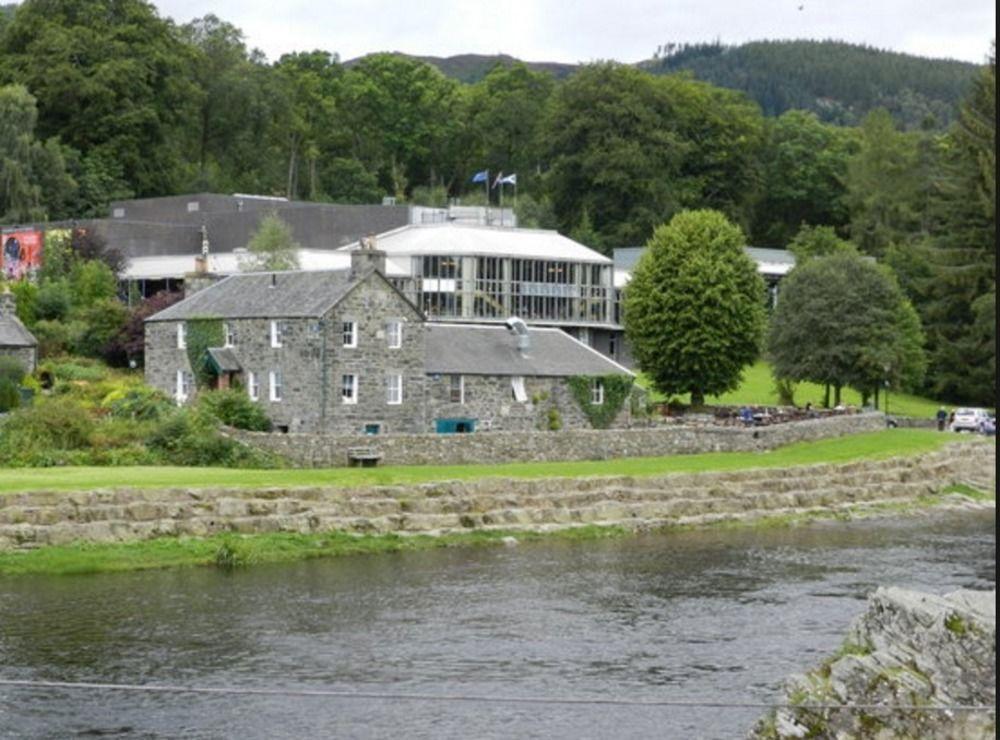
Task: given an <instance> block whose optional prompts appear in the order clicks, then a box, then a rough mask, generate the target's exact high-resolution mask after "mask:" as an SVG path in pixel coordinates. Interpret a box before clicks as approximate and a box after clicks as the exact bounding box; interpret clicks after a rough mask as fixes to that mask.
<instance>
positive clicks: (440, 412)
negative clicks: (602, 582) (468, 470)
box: [146, 249, 631, 434]
mask: <svg viewBox="0 0 1000 740" xmlns="http://www.w3.org/2000/svg"><path fill="white" fill-rule="evenodd" d="M351 259H352V263H351V268H350V269H348V270H338V271H295V272H276V273H244V274H238V275H232V276H230V277H227V278H225V279H223V280H221V281H220V282H218V283H216V284H214V285H211V286H210V287H206V288H204V289H202V290H200V291H198V292H196V293H194V294H193V295H191V296H189V297H188V298H186V299H185V300H183V301H181V302H179V303H176V304H174V305H173V306H171V307H169V308H167V309H166V310H164V311H162V312H160V313H158V314H156V315H154V316H152V317H150V318H149V319H147V321H146V380H147V382H148V383H149V384H150V385H153V386H155V387H157V388H159V389H161V390H163V391H165V392H167V393H169V394H170V395H172V396H173V397H174V398H175V399H176V400H177V401H178V403H188V402H190V401H191V400H192V399H193V397H194V396H195V394H196V393H197V385H198V384H197V382H196V374H198V373H201V374H202V375H203V376H205V377H207V379H209V380H210V382H211V384H212V385H214V386H215V387H220V388H222V387H228V386H230V385H237V386H239V387H242V388H243V389H244V390H245V392H246V393H247V394H248V395H249V397H250V398H251V399H253V400H254V401H255V402H256V403H259V404H260V405H261V406H263V407H264V409H265V411H266V413H267V415H268V416H269V417H270V418H271V420H272V422H273V424H274V425H275V427H276V428H277V429H278V430H280V431H292V432H317V431H320V432H335V433H357V434H386V433H389V434H393V433H420V432H434V431H437V432H442V433H452V432H472V431H485V430H489V429H498V430H499V429H508V430H509V429H514V430H518V429H524V430H527V429H538V428H546V425H548V426H549V427H555V426H558V427H567V428H574V427H575V428H580V427H587V426H590V421H589V418H588V416H587V414H586V413H585V411H584V409H582V408H581V406H580V400H579V398H578V397H577V396H578V395H579V391H577V394H576V395H574V393H573V391H572V388H571V387H570V386H571V383H570V378H572V377H574V376H593V380H592V381H588V382H592V383H593V385H594V387H593V388H592V389H590V390H588V397H587V399H586V402H587V403H588V404H594V405H600V404H602V403H604V391H603V386H602V383H603V382H604V381H603V380H602V378H603V377H606V376H609V375H613V376H620V377H625V378H629V379H630V378H631V373H629V371H628V370H626V369H625V368H624V367H622V366H620V365H618V364H616V363H614V362H612V361H611V360H609V359H608V358H606V357H604V356H602V355H601V354H600V353H598V352H596V351H594V350H592V349H590V348H589V347H587V346H585V345H583V344H582V343H580V342H578V341H577V340H575V339H573V338H572V337H570V336H568V335H567V334H565V333H564V332H562V331H560V330H558V329H528V328H527V327H526V326H525V325H524V324H523V323H521V322H516V321H512V322H509V323H510V326H511V327H512V329H515V330H516V331H512V329H509V328H507V327H504V326H476V325H464V324H434V323H428V322H427V321H426V320H425V318H424V316H423V314H422V313H421V312H420V310H419V309H418V308H417V307H416V306H415V305H414V304H413V303H412V302H411V301H410V300H409V299H407V297H406V296H404V295H403V294H402V293H401V292H400V291H399V290H398V289H397V288H396V287H395V286H393V284H392V283H391V282H390V281H388V280H387V279H386V278H385V277H384V273H383V270H384V269H385V254H384V253H383V252H381V251H378V250H374V249H358V250H355V251H354V252H352V253H351ZM209 327H210V329H211V330H210V331H209V330H208V328H209ZM209 335H211V341H210V345H211V346H209V345H208V344H205V341H206V339H205V337H207V336H209ZM203 368H204V369H203ZM577 386H579V381H577ZM622 413H624V414H627V410H626V411H624V412H622ZM619 416H621V414H619ZM556 422H557V423H556Z"/></svg>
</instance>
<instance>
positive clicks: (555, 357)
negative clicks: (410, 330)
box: [425, 323, 633, 377]
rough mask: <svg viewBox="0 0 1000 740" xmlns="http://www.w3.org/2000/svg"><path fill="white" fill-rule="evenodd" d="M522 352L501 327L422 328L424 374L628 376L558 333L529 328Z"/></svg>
mask: <svg viewBox="0 0 1000 740" xmlns="http://www.w3.org/2000/svg"><path fill="white" fill-rule="evenodd" d="M528 336H529V338H530V340H531V346H530V347H529V348H528V350H527V352H526V353H524V354H522V353H521V351H520V350H518V348H517V337H516V335H515V334H514V333H513V332H511V331H510V330H509V329H507V327H506V326H489V325H486V326H484V325H473V324H433V323H428V324H426V337H427V340H426V341H427V356H426V365H425V366H426V370H427V372H428V373H440V374H442V375H443V374H456V375H525V376H532V375H534V376H557V377H560V376H570V375H611V374H621V375H632V374H633V373H632V372H630V371H629V370H628V369H627V368H625V367H623V366H622V365H619V364H618V363H617V362H615V361H613V360H611V359H609V358H608V357H605V356H604V355H602V354H601V353H600V352H598V351H597V350H595V349H592V348H591V347H588V346H587V345H586V344H583V343H582V342H579V341H577V340H576V339H574V338H573V337H571V336H570V335H569V334H567V333H566V332H564V331H562V330H560V329H551V328H541V327H528Z"/></svg>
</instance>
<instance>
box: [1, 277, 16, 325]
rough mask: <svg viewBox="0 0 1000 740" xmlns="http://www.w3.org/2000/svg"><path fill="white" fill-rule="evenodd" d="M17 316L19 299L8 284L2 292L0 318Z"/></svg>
mask: <svg viewBox="0 0 1000 740" xmlns="http://www.w3.org/2000/svg"><path fill="white" fill-rule="evenodd" d="M16 316H17V299H16V298H15V297H14V294H13V293H11V292H10V288H9V287H7V286H6V285H5V286H4V288H3V292H2V293H0V319H5V318H7V317H16Z"/></svg>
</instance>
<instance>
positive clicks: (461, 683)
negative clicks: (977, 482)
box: [0, 512, 996, 739]
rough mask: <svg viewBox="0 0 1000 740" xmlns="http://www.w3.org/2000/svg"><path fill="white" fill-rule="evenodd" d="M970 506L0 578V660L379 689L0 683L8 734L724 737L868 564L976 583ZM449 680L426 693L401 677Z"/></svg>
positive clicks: (803, 659)
mask: <svg viewBox="0 0 1000 740" xmlns="http://www.w3.org/2000/svg"><path fill="white" fill-rule="evenodd" d="M994 524H995V516H994V514H993V512H985V513H984V512H978V513H970V512H965V513H946V512H936V513H930V514H927V515H924V516H919V517H910V518H905V519H901V520H898V521H890V520H861V521H855V522H818V523H814V524H810V525H805V526H799V527H794V528H784V529H782V528H771V529H762V530H759V531H755V530H753V529H707V530H701V531H688V532H677V533H669V534H650V535H643V536H636V537H625V538H619V539H613V540H604V541H590V542H580V543H573V542H568V541H561V540H558V539H553V540H549V541H545V542H541V543H530V544H522V545H518V546H516V547H494V548H453V549H441V550H433V551H423V552H415V553H414V552H411V553H405V554H399V555H377V556H356V557H345V558H339V559H328V560H316V561H311V562H302V563H296V564H291V565H275V566H258V567H254V568H250V569H245V570H236V571H231V572H226V571H221V570H217V569H214V568H198V569H182V570H165V571H154V572H143V573H128V574H109V575H99V576H76V577H52V578H39V577H30V578H29V577H17V578H14V577H8V578H0V678H5V679H34V680H49V681H75V682H104V683H127V684H175V685H184V686H204V687H238V688H244V689H245V688H260V689H294V690H301V689H321V690H337V691H351V692H365V693H366V694H369V695H370V694H393V695H395V696H394V697H391V698H379V697H372V696H368V697H354V698H338V697H330V696H302V695H297V696H296V695H291V696H274V695H268V696H247V695H242V696H241V695H206V694H139V693H125V692H117V691H110V690H87V691H82V690H75V689H54V690H53V689H37V688H21V687H10V686H0V736H2V737H12V738H66V737H115V738H118V737H123V738H124V737H128V738H133V737H136V738H181V737H183V738H228V737H234V738H241V739H242V738H307V737H350V738H354V737H358V738H366V737H434V738H438V737H476V738H501V737H502V738H512V737H517V738H522V737H539V738H541V737H545V738H549V737H556V738H591V737H593V738H623V737H643V738H645V737H670V738H733V737H741V736H743V735H744V734H745V733H746V732H747V730H748V729H749V728H750V727H751V725H752V724H753V722H754V721H755V719H756V718H757V717H758V716H760V714H761V713H762V711H761V710H759V709H748V708H726V707H720V708H704V707H700V708H699V707H683V706H662V705H635V704H631V705H629V704H620V705H619V704H614V703H606V704H597V703H586V702H584V703H551V704H549V703H505V702H496V701H494V702H491V701H484V700H483V699H485V698H494V699H502V698H533V699H587V700H594V699H599V700H612V701H614V700H625V701H630V702H636V701H642V702H665V701H666V702H670V701H705V700H708V701H713V702H733V703H741V702H770V701H776V700H779V699H780V687H781V683H782V681H783V680H784V679H785V678H786V677H787V676H788V675H789V674H790V673H793V672H796V671H803V670H806V669H808V668H810V667H813V666H815V665H816V664H817V663H819V662H820V661H821V660H822V659H823V658H825V657H826V656H828V655H829V654H830V653H831V652H833V651H834V650H836V648H837V647H838V646H839V645H840V643H841V642H842V640H843V638H844V635H845V631H846V629H847V626H848V624H849V623H850V621H851V620H852V619H853V618H854V617H855V616H856V615H858V614H859V613H861V612H862V611H863V609H864V600H865V597H866V595H867V594H868V593H869V592H871V591H872V590H873V589H874V588H876V587H877V586H878V585H883V584H885V585H898V586H906V587H912V588H919V589H923V590H927V591H931V592H935V593H945V592H948V591H950V590H953V589H956V588H994V587H995V575H996V540H995V536H994ZM401 694H410V695H412V694H423V695H426V694H432V695H434V696H436V697H441V696H448V697H451V699H449V700H447V701H430V700H426V699H415V698H400V697H399V695H401Z"/></svg>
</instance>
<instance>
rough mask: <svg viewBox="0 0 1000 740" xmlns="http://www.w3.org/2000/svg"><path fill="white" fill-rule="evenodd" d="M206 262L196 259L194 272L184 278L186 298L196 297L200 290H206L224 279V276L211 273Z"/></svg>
mask: <svg viewBox="0 0 1000 740" xmlns="http://www.w3.org/2000/svg"><path fill="white" fill-rule="evenodd" d="M205 263H206V260H203V259H202V258H201V257H195V258H194V272H189V273H187V274H186V275H185V276H184V297H185V298H187V297H189V296H192V295H194V294H195V293H197V292H198V291H199V290H204V289H205V288H207V287H208V286H210V285H212V283H216V282H218V281H219V280H221V279H222V275H217V274H216V273H214V272H209V271H208V269H207V267H208V266H207V265H206V264H205Z"/></svg>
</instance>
